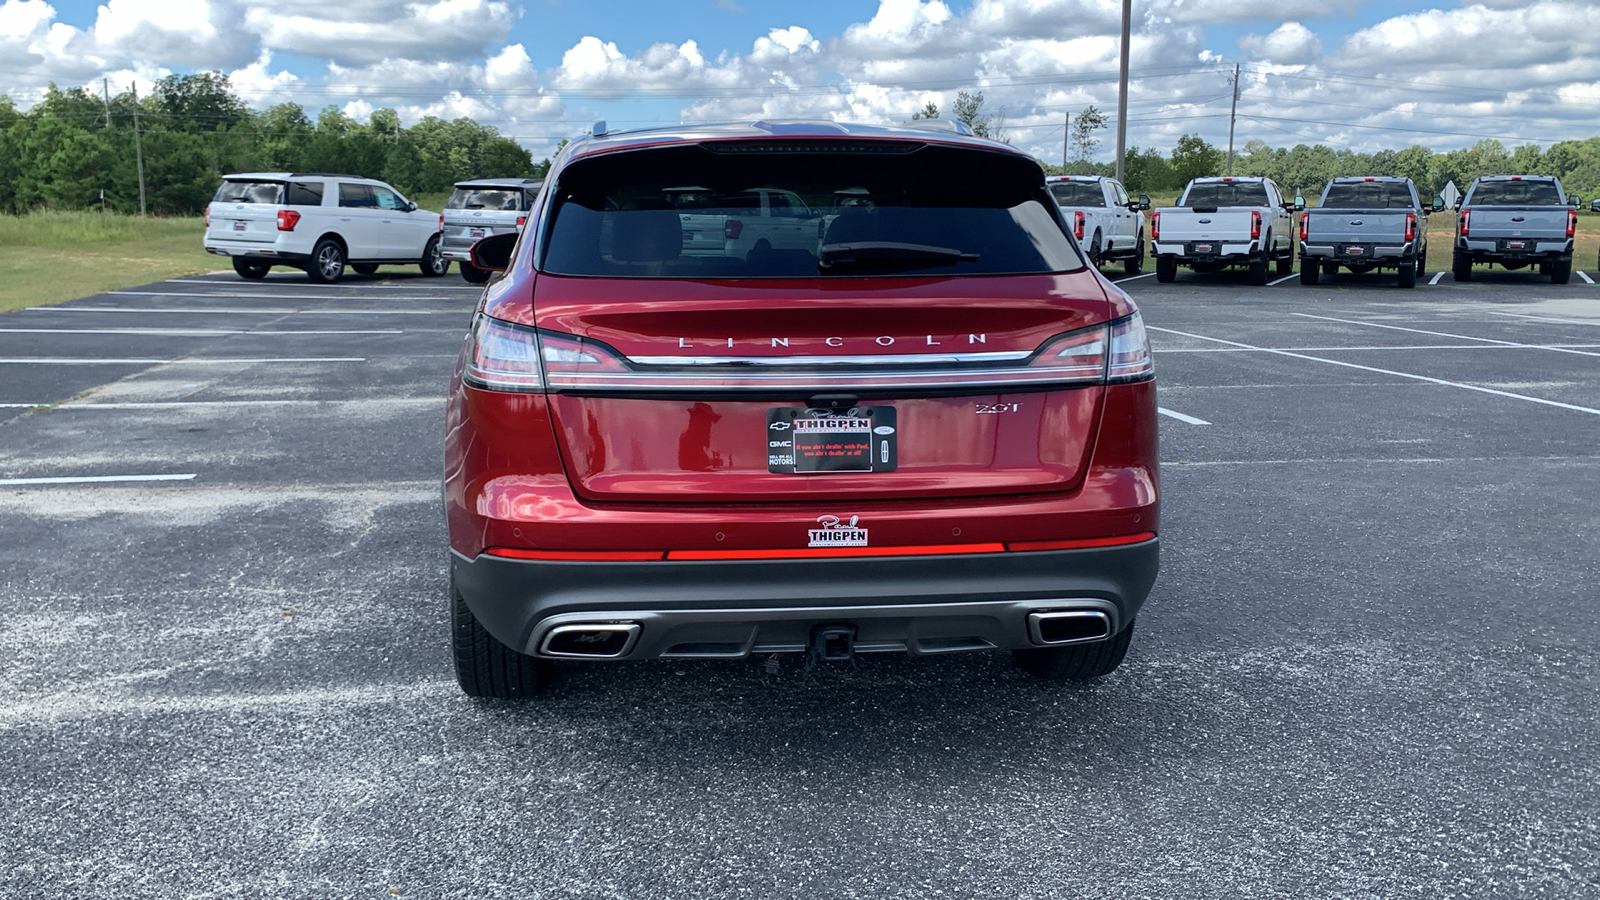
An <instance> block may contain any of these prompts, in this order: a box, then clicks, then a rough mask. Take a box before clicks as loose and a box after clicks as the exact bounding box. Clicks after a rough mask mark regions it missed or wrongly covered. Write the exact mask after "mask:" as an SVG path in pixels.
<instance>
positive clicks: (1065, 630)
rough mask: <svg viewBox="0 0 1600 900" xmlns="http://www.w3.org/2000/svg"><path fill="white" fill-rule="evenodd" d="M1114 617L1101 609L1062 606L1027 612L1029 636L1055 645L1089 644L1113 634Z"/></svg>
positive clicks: (1036, 640)
mask: <svg viewBox="0 0 1600 900" xmlns="http://www.w3.org/2000/svg"><path fill="white" fill-rule="evenodd" d="M1111 634H1112V631H1111V617H1110V616H1109V615H1106V614H1105V613H1104V612H1103V611H1101V610H1098V609H1062V610H1056V611H1054V612H1036V613H1029V614H1028V636H1029V637H1031V638H1033V640H1034V643H1037V644H1048V645H1050V646H1052V647H1056V646H1060V645H1062V644H1088V643H1093V642H1094V641H1103V640H1105V639H1106V638H1109V637H1111Z"/></svg>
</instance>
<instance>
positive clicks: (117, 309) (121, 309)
mask: <svg viewBox="0 0 1600 900" xmlns="http://www.w3.org/2000/svg"><path fill="white" fill-rule="evenodd" d="M27 311H28V312H97V313H102V312H103V313H195V314H202V313H203V314H205V315H224V316H291V315H304V316H459V315H462V314H463V312H465V311H464V310H459V309H291V308H288V307H265V308H263V307H256V308H255V309H223V308H219V307H186V308H178V307H159V306H30V307H27Z"/></svg>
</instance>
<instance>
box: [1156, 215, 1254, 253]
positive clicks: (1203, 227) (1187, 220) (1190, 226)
mask: <svg viewBox="0 0 1600 900" xmlns="http://www.w3.org/2000/svg"><path fill="white" fill-rule="evenodd" d="M1159 212H1160V213H1161V242H1162V243H1163V244H1165V243H1169V242H1170V243H1177V242H1180V241H1184V242H1187V241H1229V242H1232V243H1240V242H1244V241H1248V240H1250V210H1249V209H1245V208H1233V209H1219V210H1217V211H1216V212H1196V211H1194V210H1191V209H1183V208H1181V207H1174V208H1171V209H1163V210H1160V211H1159Z"/></svg>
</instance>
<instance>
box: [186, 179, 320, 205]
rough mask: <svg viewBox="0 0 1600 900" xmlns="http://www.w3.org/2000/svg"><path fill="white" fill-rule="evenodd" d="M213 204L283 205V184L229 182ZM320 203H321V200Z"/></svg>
mask: <svg viewBox="0 0 1600 900" xmlns="http://www.w3.org/2000/svg"><path fill="white" fill-rule="evenodd" d="M211 201H212V202H213V203H272V204H280V205H281V204H282V203H283V182H281V181H233V180H228V181H224V182H223V183H222V186H221V187H219V188H217V193H216V196H214V197H212V198H211ZM318 202H321V201H320V200H319V201H318Z"/></svg>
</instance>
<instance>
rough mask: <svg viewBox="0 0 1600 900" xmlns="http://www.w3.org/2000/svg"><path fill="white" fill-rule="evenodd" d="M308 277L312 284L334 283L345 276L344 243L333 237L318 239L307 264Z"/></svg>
mask: <svg viewBox="0 0 1600 900" xmlns="http://www.w3.org/2000/svg"><path fill="white" fill-rule="evenodd" d="M306 277H307V278H310V279H311V282H312V284H333V283H334V282H336V281H338V280H339V279H340V278H343V277H344V245H343V244H341V243H339V242H338V241H336V240H334V239H333V238H331V237H325V238H323V239H322V240H320V241H317V246H316V247H314V248H312V250H311V261H310V262H309V263H307V264H306Z"/></svg>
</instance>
